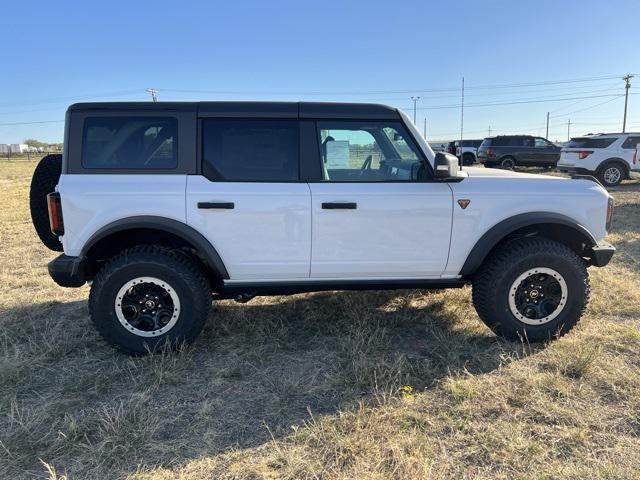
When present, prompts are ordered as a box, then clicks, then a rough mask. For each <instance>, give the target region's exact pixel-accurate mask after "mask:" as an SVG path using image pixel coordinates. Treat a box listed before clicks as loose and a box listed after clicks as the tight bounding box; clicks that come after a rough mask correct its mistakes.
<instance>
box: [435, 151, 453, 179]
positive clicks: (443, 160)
mask: <svg viewBox="0 0 640 480" xmlns="http://www.w3.org/2000/svg"><path fill="white" fill-rule="evenodd" d="M433 169H434V174H433V176H434V177H435V178H439V179H441V180H442V179H446V178H453V177H457V176H458V169H459V166H458V157H456V156H455V155H451V154H450V153H445V152H438V153H436V156H435V158H434V160H433Z"/></svg>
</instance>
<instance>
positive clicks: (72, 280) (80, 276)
mask: <svg viewBox="0 0 640 480" xmlns="http://www.w3.org/2000/svg"><path fill="white" fill-rule="evenodd" d="M84 263H85V261H84V259H83V258H81V257H69V256H67V255H64V254H62V255H60V256H59V257H56V258H54V259H53V260H51V261H50V262H49V266H48V268H49V275H50V276H51V278H53V281H54V282H56V283H57V284H58V285H60V286H61V287H81V286H82V285H84V284H85V278H84Z"/></svg>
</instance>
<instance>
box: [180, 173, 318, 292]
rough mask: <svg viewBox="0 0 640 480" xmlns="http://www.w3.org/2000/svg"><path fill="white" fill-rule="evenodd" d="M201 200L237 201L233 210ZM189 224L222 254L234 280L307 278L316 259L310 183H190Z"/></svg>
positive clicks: (194, 180) (192, 177)
mask: <svg viewBox="0 0 640 480" xmlns="http://www.w3.org/2000/svg"><path fill="white" fill-rule="evenodd" d="M198 202H233V203H234V204H235V208H234V209H233V210H226V209H199V208H198V207H197V204H198ZM187 223H188V224H189V225H190V226H192V227H193V228H195V229H196V230H198V231H199V232H200V233H202V234H203V235H204V236H205V237H206V238H207V239H208V240H209V241H210V242H211V243H212V245H213V246H214V248H215V249H216V250H217V251H218V253H219V254H220V257H221V258H222V260H223V262H224V264H225V267H226V268H227V271H228V272H229V276H230V278H232V279H234V280H242V279H251V278H274V279H275V278H304V277H308V276H309V262H310V256H311V194H310V193H309V186H308V185H307V184H306V183H260V182H250V183H249V182H247V183H244V182H211V181H209V180H208V179H206V178H205V177H203V176H197V175H190V176H189V177H188V180H187Z"/></svg>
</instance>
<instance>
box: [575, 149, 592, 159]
mask: <svg viewBox="0 0 640 480" xmlns="http://www.w3.org/2000/svg"><path fill="white" fill-rule="evenodd" d="M592 153H593V150H580V151H579V152H578V158H579V159H580V160H584V159H585V158H587V157H588V156H589V155H591V154H592Z"/></svg>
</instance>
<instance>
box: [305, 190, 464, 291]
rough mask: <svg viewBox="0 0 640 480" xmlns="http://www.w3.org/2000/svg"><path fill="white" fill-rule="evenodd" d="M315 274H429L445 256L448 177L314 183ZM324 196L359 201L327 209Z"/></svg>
mask: <svg viewBox="0 0 640 480" xmlns="http://www.w3.org/2000/svg"><path fill="white" fill-rule="evenodd" d="M310 188H311V196H312V204H313V207H312V208H313V213H312V215H313V241H312V244H313V248H312V258H311V277H312V278H325V277H327V278H370V277H377V278H388V277H394V278H403V277H404V278H426V277H432V276H440V275H441V274H442V271H443V270H444V267H445V265H446V262H447V255H448V252H449V237H450V234H451V210H452V208H453V207H452V194H451V189H450V188H449V185H448V184H446V183H415V182H406V183H404V182H389V183H384V182H383V183H357V182H355V183H329V182H327V183H312V184H310ZM323 202H355V203H357V209H355V210H325V209H323V208H322V203H323Z"/></svg>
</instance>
